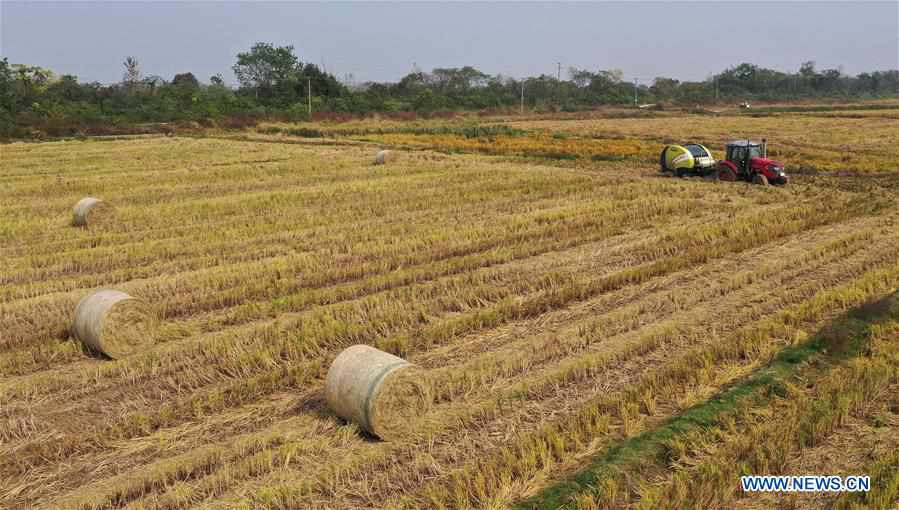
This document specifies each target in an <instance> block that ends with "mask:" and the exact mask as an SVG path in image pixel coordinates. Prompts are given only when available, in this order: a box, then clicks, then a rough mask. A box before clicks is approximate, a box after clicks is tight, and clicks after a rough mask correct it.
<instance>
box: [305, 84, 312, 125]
mask: <svg viewBox="0 0 899 510" xmlns="http://www.w3.org/2000/svg"><path fill="white" fill-rule="evenodd" d="M306 94H307V95H306V110H307V111H308V112H309V120H312V78H308V77H307V78H306Z"/></svg>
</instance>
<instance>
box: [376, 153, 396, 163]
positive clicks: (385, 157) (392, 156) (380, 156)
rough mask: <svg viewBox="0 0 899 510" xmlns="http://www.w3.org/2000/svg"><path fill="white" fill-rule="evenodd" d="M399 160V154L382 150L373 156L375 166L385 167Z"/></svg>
mask: <svg viewBox="0 0 899 510" xmlns="http://www.w3.org/2000/svg"><path fill="white" fill-rule="evenodd" d="M398 158H399V153H397V152H396V151H390V150H383V151H379V152H378V153H377V154H375V164H376V165H385V164H387V163H389V162H391V161H396V160H397V159H398Z"/></svg>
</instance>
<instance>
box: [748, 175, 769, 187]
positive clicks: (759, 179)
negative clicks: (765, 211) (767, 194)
mask: <svg viewBox="0 0 899 510" xmlns="http://www.w3.org/2000/svg"><path fill="white" fill-rule="evenodd" d="M752 183H753V184H758V185H759V186H767V185H768V178H767V177H765V176H764V175H762V174H755V175H753V176H752Z"/></svg>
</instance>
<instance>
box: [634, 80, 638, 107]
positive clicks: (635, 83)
mask: <svg viewBox="0 0 899 510" xmlns="http://www.w3.org/2000/svg"><path fill="white" fill-rule="evenodd" d="M637 80H638V78H634V106H637Z"/></svg>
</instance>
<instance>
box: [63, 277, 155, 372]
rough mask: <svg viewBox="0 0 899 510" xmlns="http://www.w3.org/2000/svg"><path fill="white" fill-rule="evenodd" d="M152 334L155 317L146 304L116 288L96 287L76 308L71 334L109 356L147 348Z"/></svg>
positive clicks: (153, 335)
mask: <svg viewBox="0 0 899 510" xmlns="http://www.w3.org/2000/svg"><path fill="white" fill-rule="evenodd" d="M155 333H156V318H155V316H154V315H153V313H152V311H151V310H150V307H149V305H147V304H146V303H144V302H143V301H141V300H140V299H137V298H133V297H131V296H129V295H128V294H125V293H124V292H121V291H118V290H112V289H103V290H98V291H97V292H94V293H93V294H90V295H88V296H86V297H84V298H83V299H82V300H81V301H80V302H79V303H78V306H77V307H75V321H74V322H73V323H72V334H73V335H74V336H75V337H76V338H78V339H79V340H81V341H82V342H84V343H85V344H86V345H87V346H88V347H90V348H91V349H93V350H95V351H97V352H102V353H103V354H105V355H107V356H109V357H110V358H112V359H119V358H124V357H125V356H130V355H131V354H134V353H136V352H138V351H141V350H144V349H147V348H149V347H150V346H151V345H153V343H154V341H155Z"/></svg>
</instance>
